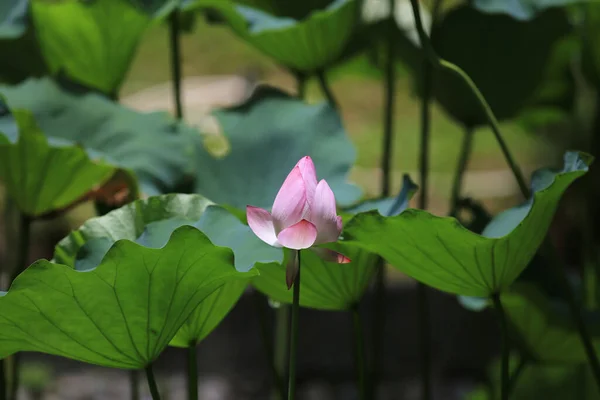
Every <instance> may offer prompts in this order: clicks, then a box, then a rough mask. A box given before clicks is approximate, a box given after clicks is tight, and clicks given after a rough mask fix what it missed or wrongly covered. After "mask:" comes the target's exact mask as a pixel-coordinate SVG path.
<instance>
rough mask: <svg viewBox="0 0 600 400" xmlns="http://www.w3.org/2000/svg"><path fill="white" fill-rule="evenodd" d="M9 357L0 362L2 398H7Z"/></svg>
mask: <svg viewBox="0 0 600 400" xmlns="http://www.w3.org/2000/svg"><path fill="white" fill-rule="evenodd" d="M7 360H8V358H4V359H2V360H1V362H0V400H6V389H7V387H6V364H7V362H6V361H7Z"/></svg>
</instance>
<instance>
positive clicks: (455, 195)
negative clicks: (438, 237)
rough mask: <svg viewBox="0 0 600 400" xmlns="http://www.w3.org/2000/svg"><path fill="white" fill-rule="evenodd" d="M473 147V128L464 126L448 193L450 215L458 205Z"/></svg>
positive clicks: (455, 211)
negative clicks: (452, 181) (452, 180)
mask: <svg viewBox="0 0 600 400" xmlns="http://www.w3.org/2000/svg"><path fill="white" fill-rule="evenodd" d="M472 148H473V128H471V127H468V126H465V134H464V137H463V141H462V146H461V148H460V155H459V159H458V166H457V168H456V173H455V174H454V183H453V184H452V193H451V195H450V216H452V217H456V214H457V212H458V205H459V202H460V194H461V191H462V186H463V178H464V175H465V172H466V170H467V165H468V163H469V159H470V158H471V150H472Z"/></svg>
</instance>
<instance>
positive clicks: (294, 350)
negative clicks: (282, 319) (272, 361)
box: [288, 250, 302, 400]
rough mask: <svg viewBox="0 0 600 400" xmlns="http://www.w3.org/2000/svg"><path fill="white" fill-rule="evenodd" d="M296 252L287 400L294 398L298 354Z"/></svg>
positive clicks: (298, 306)
mask: <svg viewBox="0 0 600 400" xmlns="http://www.w3.org/2000/svg"><path fill="white" fill-rule="evenodd" d="M300 254H301V252H300V250H298V274H297V275H296V280H295V281H294V288H293V290H294V293H293V302H292V318H291V323H290V358H289V362H290V364H289V367H288V400H294V399H295V398H296V361H297V354H298V328H299V326H298V319H299V318H298V317H299V314H300V273H301V271H302V260H301V259H300Z"/></svg>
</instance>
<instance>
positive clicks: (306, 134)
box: [195, 87, 360, 209]
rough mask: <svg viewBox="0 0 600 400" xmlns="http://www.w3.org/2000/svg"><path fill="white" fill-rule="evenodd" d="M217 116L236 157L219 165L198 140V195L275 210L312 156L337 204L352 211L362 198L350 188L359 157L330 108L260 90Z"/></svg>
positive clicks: (265, 88) (229, 202) (275, 90)
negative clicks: (284, 187) (298, 167)
mask: <svg viewBox="0 0 600 400" xmlns="http://www.w3.org/2000/svg"><path fill="white" fill-rule="evenodd" d="M215 116H216V117H217V119H218V121H219V123H220V124H221V127H222V131H223V133H224V135H225V136H226V137H227V139H228V141H229V143H230V147H231V151H230V152H229V153H228V154H227V155H226V156H224V157H221V158H218V159H217V158H215V157H213V156H212V155H210V154H209V153H208V151H207V150H206V149H205V148H204V146H203V145H202V141H201V140H200V138H198V143H197V146H196V147H197V153H198V156H197V157H196V161H197V162H196V189H195V192H196V193H200V194H202V195H204V196H207V197H208V198H210V199H211V200H213V201H215V202H217V203H219V204H227V205H230V206H234V207H237V208H243V209H245V207H246V205H248V204H252V205H254V206H257V207H263V208H270V207H271V206H272V204H273V200H274V199H275V196H276V195H277V192H278V190H279V188H280V186H281V184H282V183H283V181H284V180H285V177H286V175H287V173H288V172H289V171H290V170H291V169H292V168H293V166H294V165H295V163H296V162H297V161H298V160H299V159H300V158H302V157H303V156H306V155H309V156H311V157H312V159H313V160H314V163H315V165H316V168H317V173H318V175H319V179H321V178H322V179H326V180H327V182H328V183H329V185H330V186H331V188H332V190H333V191H334V192H335V195H336V200H337V201H338V204H340V205H350V204H353V203H355V202H356V200H358V198H359V197H360V189H358V187H356V186H355V185H351V184H349V183H348V182H347V179H348V174H349V172H350V168H351V167H352V164H353V163H354V160H355V156H356V152H355V150H354V147H353V146H352V143H351V142H350V140H349V139H348V137H347V135H346V132H345V131H344V128H343V126H342V121H341V120H340V117H339V115H338V114H337V112H336V111H335V110H334V109H333V108H332V107H331V106H329V105H327V104H319V105H307V104H305V103H303V102H302V101H300V100H298V99H296V98H294V97H291V96H289V95H287V94H285V93H283V92H281V91H279V90H277V89H274V88H270V87H260V88H258V89H257V90H256V91H255V93H254V94H253V96H252V97H251V98H250V99H249V100H248V101H247V102H246V103H244V104H242V105H240V106H238V107H233V108H229V109H225V110H220V111H217V112H216V114H215Z"/></svg>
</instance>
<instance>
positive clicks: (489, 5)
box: [473, 0, 589, 21]
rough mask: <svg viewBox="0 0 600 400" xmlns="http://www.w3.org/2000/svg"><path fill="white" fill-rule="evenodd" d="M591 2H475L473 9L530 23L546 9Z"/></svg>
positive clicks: (536, 0) (567, 0) (541, 0)
mask: <svg viewBox="0 0 600 400" xmlns="http://www.w3.org/2000/svg"><path fill="white" fill-rule="evenodd" d="M586 1H589V0H474V1H473V7H475V8H477V9H478V10H479V11H482V12H485V13H491V14H507V15H510V16H511V17H512V18H515V19H517V20H520V21H528V20H531V19H533V18H535V16H536V15H537V14H539V13H541V12H542V11H544V10H545V9H548V8H552V7H565V6H568V5H572V4H577V3H583V2H586Z"/></svg>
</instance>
